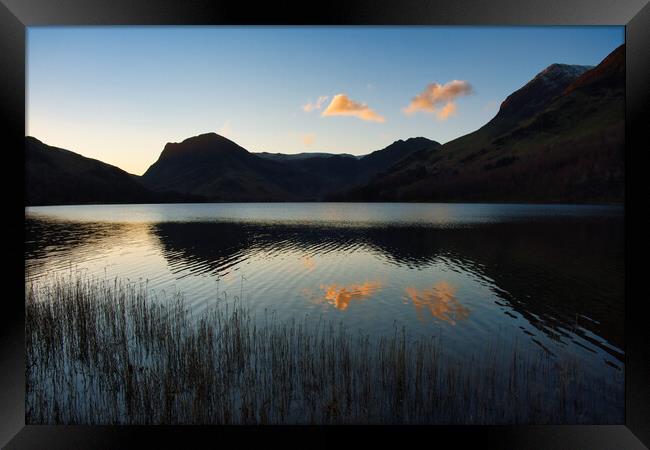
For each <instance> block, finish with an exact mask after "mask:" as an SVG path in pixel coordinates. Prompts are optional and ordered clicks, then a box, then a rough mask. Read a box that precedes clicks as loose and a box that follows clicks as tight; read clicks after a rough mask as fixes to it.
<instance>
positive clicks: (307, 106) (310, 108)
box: [302, 95, 329, 112]
mask: <svg viewBox="0 0 650 450" xmlns="http://www.w3.org/2000/svg"><path fill="white" fill-rule="evenodd" d="M328 98H329V97H328V96H327V95H321V96H320V97H318V99H317V100H316V101H315V102H314V103H311V102H307V103H306V104H304V105H302V110H303V111H305V112H312V111H314V110H317V109H321V108H322V107H323V104H325V102H326V101H327V99H328Z"/></svg>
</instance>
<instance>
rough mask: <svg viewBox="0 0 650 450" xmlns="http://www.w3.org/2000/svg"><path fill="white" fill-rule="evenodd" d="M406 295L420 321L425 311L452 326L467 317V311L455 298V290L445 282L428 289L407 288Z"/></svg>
mask: <svg viewBox="0 0 650 450" xmlns="http://www.w3.org/2000/svg"><path fill="white" fill-rule="evenodd" d="M406 294H407V295H408V297H409V298H410V299H411V301H412V302H413V305H414V306H415V310H416V313H417V315H418V318H419V319H420V320H423V319H424V312H425V311H427V310H428V311H429V313H430V314H431V315H432V316H433V317H435V318H436V319H439V320H443V321H445V322H448V323H450V324H452V325H456V323H457V322H458V321H461V320H465V319H467V317H469V309H468V308H466V307H465V306H463V305H461V304H460V302H459V301H458V299H457V298H456V288H455V287H454V286H453V285H452V284H450V283H448V282H446V281H439V282H438V283H436V284H434V285H433V286H432V287H431V288H429V289H417V288H414V287H407V288H406Z"/></svg>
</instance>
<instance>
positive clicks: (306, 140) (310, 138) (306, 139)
mask: <svg viewBox="0 0 650 450" xmlns="http://www.w3.org/2000/svg"><path fill="white" fill-rule="evenodd" d="M314 141H316V136H315V135H314V134H313V133H308V134H303V135H302V144H303V145H304V146H305V147H309V146H310V145H312V144H313V143H314Z"/></svg>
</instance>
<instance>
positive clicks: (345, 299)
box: [320, 281, 382, 311]
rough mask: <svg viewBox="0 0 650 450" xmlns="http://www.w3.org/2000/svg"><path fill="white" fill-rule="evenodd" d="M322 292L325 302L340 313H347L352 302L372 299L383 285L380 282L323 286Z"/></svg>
mask: <svg viewBox="0 0 650 450" xmlns="http://www.w3.org/2000/svg"><path fill="white" fill-rule="evenodd" d="M320 288H321V290H322V291H323V293H324V295H323V297H322V301H323V302H327V303H329V304H330V305H332V306H334V307H335V308H336V309H338V310H340V311H345V310H346V309H348V306H350V302H352V301H353V300H354V301H363V300H367V299H369V298H370V297H372V295H373V294H375V293H376V292H377V291H378V290H379V289H381V288H382V283H380V282H379V281H366V282H364V283H361V284H348V285H345V286H344V285H339V284H321V286H320Z"/></svg>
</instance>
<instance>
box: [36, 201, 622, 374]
mask: <svg viewBox="0 0 650 450" xmlns="http://www.w3.org/2000/svg"><path fill="white" fill-rule="evenodd" d="M25 239H26V255H25V266H26V276H27V277H28V278H29V279H38V278H40V277H43V276H44V275H52V274H55V273H70V272H71V271H72V272H74V271H81V272H82V273H86V274H89V275H92V276H97V277H101V278H104V277H107V278H113V277H119V278H121V279H128V280H130V281H133V282H146V283H147V286H148V288H149V289H152V290H154V291H155V292H156V293H157V295H158V296H159V297H160V298H163V299H164V298H165V296H167V295H170V294H171V293H173V292H175V291H177V290H180V291H182V292H183V294H184V296H185V299H186V300H187V302H188V303H189V304H190V305H191V307H192V308H193V310H195V311H197V312H200V311H201V310H203V309H204V308H205V307H206V306H207V305H209V304H211V302H218V301H221V300H220V299H223V298H228V297H229V298H233V297H235V296H237V297H242V298H243V300H244V301H245V302H247V303H248V304H249V305H251V307H253V308H255V309H256V310H258V311H267V312H269V311H270V312H272V313H273V314H275V315H276V316H277V317H278V318H281V319H290V318H292V317H303V316H304V315H305V314H309V315H310V316H313V317H314V318H319V319H320V318H326V319H333V320H336V321H340V322H343V323H344V324H346V325H348V326H349V327H351V328H353V329H359V330H360V331H361V332H363V333H368V334H377V335H379V334H386V333H391V332H394V330H395V328H396V327H398V328H400V327H404V328H405V329H407V330H408V332H409V333H410V334H412V335H413V336H415V337H418V336H419V337H422V338H427V337H430V336H435V337H436V338H438V339H440V341H441V343H442V346H443V348H444V351H445V352H446V353H447V354H449V355H451V356H453V357H455V358H457V359H458V361H461V362H462V361H463V355H466V354H469V353H471V352H476V351H477V350H479V351H480V350H481V349H482V348H485V350H486V351H487V346H488V345H491V344H490V343H494V341H495V339H496V340H499V341H502V342H504V343H507V344H509V346H510V347H508V348H511V345H516V346H517V348H518V349H520V350H521V351H522V354H526V353H527V351H528V350H531V351H532V350H535V351H539V350H540V349H541V350H542V351H544V352H546V353H548V354H550V355H552V357H553V358H558V359H561V358H566V357H571V358H575V359H577V360H578V361H579V363H580V364H581V367H583V368H584V370H585V371H589V373H590V374H597V375H600V376H602V377H603V378H607V377H611V376H613V375H615V376H617V377H619V376H620V375H621V374H622V371H623V369H624V365H623V360H624V351H623V349H624V343H623V314H624V300H623V286H624V261H623V210H622V208H621V207H616V206H590V205H584V206H575V205H507V204H504V205H492V204H490V205H487V204H341V203H332V204H328V203H304V204H300V203H287V204H283V203H280V204H278V203H265V204H254V203H248V204H182V205H101V206H99V205H98V206H56V207H30V208H26V238H25ZM531 353H532V352H531ZM617 379H618V378H617Z"/></svg>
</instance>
